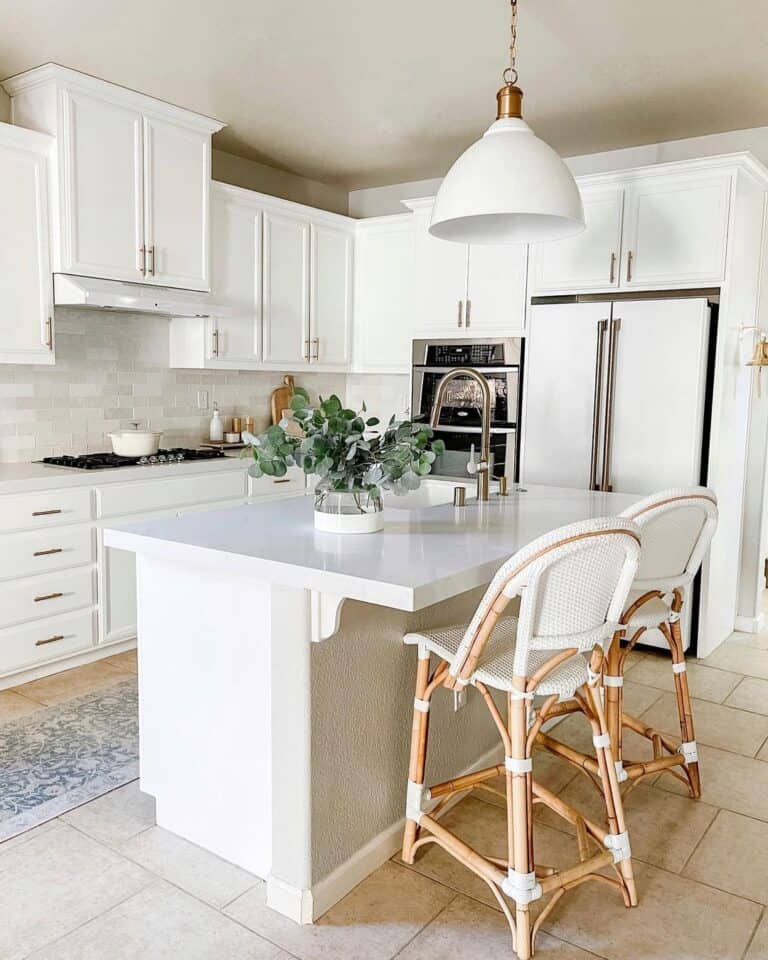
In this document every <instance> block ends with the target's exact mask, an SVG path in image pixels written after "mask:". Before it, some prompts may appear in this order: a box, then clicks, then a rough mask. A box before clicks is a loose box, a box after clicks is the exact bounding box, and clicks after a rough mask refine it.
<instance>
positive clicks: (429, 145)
mask: <svg viewBox="0 0 768 960" xmlns="http://www.w3.org/2000/svg"><path fill="white" fill-rule="evenodd" d="M507 12H508V6H507V3H506V2H504V0H443V2H438V0H314V2H310V0H205V2H203V0H0V74H2V75H3V76H8V75H10V74H13V73H17V72H19V71H21V70H25V69H27V68H29V67H33V66H35V65H37V64H39V63H43V62H45V61H48V60H55V61H57V62H59V63H63V64H65V65H66V66H69V67H73V68H75V69H79V70H84V71H86V72H88V73H92V74H95V75H97V76H100V77H103V78H104V79H107V80H112V81H115V82H117V83H122V84H125V85H127V86H130V87H134V88H136V89H137V90H141V91H142V92H145V93H148V94H151V95H153V96H157V97H161V98H163V99H166V100H170V101H172V102H174V103H179V104H181V105H183V106H186V107H189V108H191V109H194V110H198V111H200V112H202V113H207V114H210V115H213V116H216V117H219V118H220V119H222V120H225V121H226V122H227V123H228V124H229V126H228V128H227V129H225V130H224V131H223V132H222V133H221V134H219V135H217V137H216V141H215V146H217V147H218V148H220V149H222V150H228V151H230V152H232V153H238V154H240V155H242V156H246V157H249V158H251V159H254V160H260V161H262V162H267V163H271V164H274V165H276V166H278V167H282V168H283V169H286V170H291V171H293V172H295V173H299V174H302V175H304V176H308V177H312V178H315V179H319V180H325V181H328V182H331V183H337V184H341V185H344V186H347V187H350V188H355V187H360V186H373V185H378V184H383V183H394V182H398V181H401V180H414V179H419V178H422V177H430V176H438V175H440V174H442V173H443V172H444V171H445V170H446V168H447V167H448V166H449V164H450V163H451V162H452V160H453V159H454V158H455V157H456V155H457V154H458V153H459V152H460V151H461V150H462V149H463V148H464V147H465V146H467V145H468V144H469V143H470V142H471V141H472V140H473V139H474V138H475V137H476V136H477V135H478V134H479V133H480V132H481V131H482V130H483V129H484V127H485V126H487V124H488V122H489V121H490V119H492V112H493V107H494V93H495V91H496V88H497V86H498V80H499V75H500V72H501V70H502V69H503V67H504V62H505V60H504V58H505V56H506V46H507V18H508V14H507ZM767 28H768V5H766V3H765V0H737V2H734V3H730V4H728V3H723V2H720V3H715V2H714V0H645V2H637V0H581V2H577V0H520V27H519V36H520V47H521V49H520V56H519V65H520V73H521V86H522V87H523V89H524V90H525V94H526V99H525V106H526V118H527V119H528V121H529V122H530V123H531V124H532V125H533V126H534V128H535V129H536V131H537V132H538V133H539V134H540V135H541V136H542V137H544V139H546V140H548V141H549V142H550V143H552V144H553V146H555V147H556V148H557V149H558V150H560V151H561V153H563V154H565V155H569V156H573V155H576V154H580V153H591V152H594V151H599V150H605V149H611V148H616V147H621V146H630V145H634V144H639V143H648V142H654V141H657V140H668V139H675V138H679V137H687V136H695V135H697V134H704V133H712V132H717V131H722V130H734V129H741V128H745V127H751V126H761V125H764V124H767V123H768V55H766V54H767V51H766V39H765V38H766V35H767V34H768V30H767Z"/></svg>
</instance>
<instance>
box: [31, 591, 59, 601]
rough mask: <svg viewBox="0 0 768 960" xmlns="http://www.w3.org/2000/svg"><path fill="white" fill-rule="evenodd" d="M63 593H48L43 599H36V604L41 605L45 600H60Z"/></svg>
mask: <svg viewBox="0 0 768 960" xmlns="http://www.w3.org/2000/svg"><path fill="white" fill-rule="evenodd" d="M63 596H64V594H63V593H46V594H45V595H44V596H42V597H35V603H40V602H41V601H43V600H58V599H59V597H63Z"/></svg>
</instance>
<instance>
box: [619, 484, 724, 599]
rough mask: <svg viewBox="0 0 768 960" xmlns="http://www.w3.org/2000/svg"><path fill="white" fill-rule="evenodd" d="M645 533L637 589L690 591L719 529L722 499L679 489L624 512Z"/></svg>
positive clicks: (707, 492)
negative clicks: (718, 520) (719, 509)
mask: <svg viewBox="0 0 768 960" xmlns="http://www.w3.org/2000/svg"><path fill="white" fill-rule="evenodd" d="M622 516H623V517H626V518H627V519H628V520H634V522H635V523H636V524H637V525H638V526H639V527H640V528H641V530H642V531H643V550H642V553H641V555H640V565H639V567H638V570H637V578H636V582H635V588H636V589H647V590H651V589H659V590H662V591H665V592H666V591H669V590H674V589H676V588H678V589H685V588H686V587H687V586H688V585H689V584H690V583H691V581H692V580H693V578H694V577H695V576H696V574H697V572H698V570H699V567H700V566H701V562H702V560H703V559H704V555H705V554H706V552H707V550H708V549H709V544H710V542H711V540H712V537H713V536H714V533H715V530H716V529H717V497H716V496H715V494H714V493H713V492H712V490H709V489H708V488H707V487H685V488H683V487H675V488H673V489H670V490H662V491H660V492H659V493H655V494H653V495H652V496H650V497H646V498H645V499H644V500H640V501H638V502H637V503H635V504H633V505H632V506H631V507H629V508H628V509H626V510H625V511H624V512H623V513H622Z"/></svg>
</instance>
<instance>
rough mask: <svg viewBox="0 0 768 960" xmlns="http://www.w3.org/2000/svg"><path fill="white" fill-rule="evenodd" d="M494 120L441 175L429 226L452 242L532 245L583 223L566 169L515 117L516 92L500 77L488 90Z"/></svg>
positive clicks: (518, 101)
mask: <svg viewBox="0 0 768 960" xmlns="http://www.w3.org/2000/svg"><path fill="white" fill-rule="evenodd" d="M496 99H497V101H498V113H497V119H496V121H495V123H492V124H491V126H490V127H489V128H488V129H487V130H486V132H485V133H484V134H483V136H482V137H481V138H480V140H478V141H477V142H476V143H473V144H472V146H471V147H469V148H468V149H467V150H465V151H464V153H462V155H461V156H460V157H459V159H458V160H457V161H456V162H455V163H454V165H453V166H452V167H451V169H450V170H449V171H448V173H447V174H446V176H445V179H444V180H443V182H442V184H441V186H440V189H439V190H438V192H437V197H436V198H435V204H434V206H433V208H432V222H431V224H430V227H429V232H430V233H431V234H432V235H433V236H435V237H439V238H440V239H442V240H453V241H455V242H456V243H497V244H503V243H536V242H537V241H542V240H559V239H562V238H564V237H572V236H575V235H576V234H577V233H581V231H582V230H583V229H584V208H583V206H582V203H581V194H580V193H579V188H578V186H577V185H576V181H575V180H574V179H573V174H572V173H571V172H570V170H569V169H568V167H566V165H565V164H564V163H563V161H562V159H561V158H560V157H559V156H558V154H557V153H555V151H554V150H553V149H552V147H550V146H549V145H548V144H546V143H544V141H543V140H539V138H538V137H537V136H536V135H535V134H534V132H533V131H532V130H531V128H530V127H529V126H528V124H527V123H526V122H525V120H523V118H522V112H521V105H522V99H523V92H522V90H520V88H519V87H517V86H515V85H514V84H511V83H507V84H505V86H503V87H502V88H501V90H499V92H498V93H497V94H496Z"/></svg>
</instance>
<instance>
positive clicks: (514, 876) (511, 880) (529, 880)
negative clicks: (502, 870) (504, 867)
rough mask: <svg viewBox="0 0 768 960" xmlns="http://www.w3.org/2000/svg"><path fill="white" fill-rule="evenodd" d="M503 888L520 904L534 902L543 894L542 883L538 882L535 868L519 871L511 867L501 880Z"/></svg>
mask: <svg viewBox="0 0 768 960" xmlns="http://www.w3.org/2000/svg"><path fill="white" fill-rule="evenodd" d="M501 889H502V890H503V891H504V893H506V895H507V896H508V897H511V898H512V899H513V900H514V901H515V903H518V904H526V903H532V902H533V901H534V900H538V899H539V897H540V896H541V884H540V883H537V882H536V871H535V870H533V871H532V872H531V873H518V872H517V870H513V869H511V868H510V869H509V870H508V871H507V876H506V877H505V879H504V880H502V882H501Z"/></svg>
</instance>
